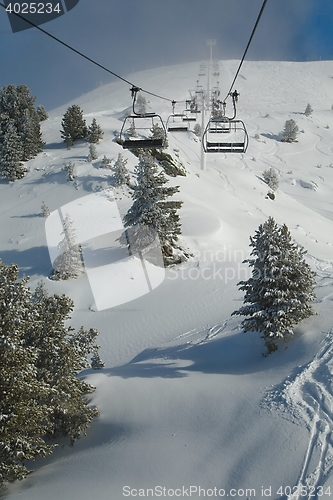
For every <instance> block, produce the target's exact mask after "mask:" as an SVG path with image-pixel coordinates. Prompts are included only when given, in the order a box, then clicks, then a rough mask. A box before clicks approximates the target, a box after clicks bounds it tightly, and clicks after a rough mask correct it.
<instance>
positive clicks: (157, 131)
mask: <svg viewBox="0 0 333 500" xmlns="http://www.w3.org/2000/svg"><path fill="white" fill-rule="evenodd" d="M151 138H152V139H153V140H157V139H163V148H167V147H168V140H167V138H166V133H165V130H163V128H162V127H160V126H159V124H158V123H155V124H154V125H153V127H152V129H151Z"/></svg>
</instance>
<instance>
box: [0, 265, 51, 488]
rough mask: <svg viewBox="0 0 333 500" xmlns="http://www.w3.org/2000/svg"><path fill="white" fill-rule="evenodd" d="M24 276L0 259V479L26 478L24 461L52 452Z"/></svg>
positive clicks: (45, 388) (45, 387) (46, 390)
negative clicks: (29, 333) (46, 437)
mask: <svg viewBox="0 0 333 500" xmlns="http://www.w3.org/2000/svg"><path fill="white" fill-rule="evenodd" d="M27 282H28V278H23V279H22V280H21V281H19V280H18V266H17V265H15V264H12V265H10V266H5V265H3V264H2V262H1V260H0V415H1V418H0V443H1V444H0V450H1V453H0V485H1V486H2V485H4V483H6V482H8V481H9V482H12V481H15V480H16V479H23V478H25V477H26V476H27V475H28V474H29V473H30V471H29V470H28V469H27V468H26V466H25V462H26V461H27V460H33V459H35V458H36V457H38V456H45V455H48V454H49V453H51V450H52V447H51V446H49V445H47V444H46V443H45V441H44V439H43V437H42V436H44V435H45V433H46V432H47V430H48V415H49V409H48V407H47V405H45V404H44V403H43V401H44V400H45V398H46V397H47V394H48V393H49V391H50V388H49V386H48V385H47V384H43V383H42V382H41V381H40V380H39V378H38V374H37V368H36V359H37V357H38V350H37V349H36V347H35V346H34V345H33V344H32V343H27V342H26V339H25V336H26V332H27V331H28V330H29V329H30V328H32V327H33V325H34V323H35V319H36V317H35V315H34V312H33V310H32V308H31V300H30V290H29V288H28V287H27V286H26V284H27Z"/></svg>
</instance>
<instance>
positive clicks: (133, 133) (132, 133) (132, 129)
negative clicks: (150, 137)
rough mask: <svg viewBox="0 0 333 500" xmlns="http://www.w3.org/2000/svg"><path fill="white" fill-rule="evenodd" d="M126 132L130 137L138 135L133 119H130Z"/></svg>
mask: <svg viewBox="0 0 333 500" xmlns="http://www.w3.org/2000/svg"><path fill="white" fill-rule="evenodd" d="M127 133H128V135H129V136H130V137H138V134H137V131H136V128H135V123H134V120H132V121H131V123H130V126H129V128H128V130H127Z"/></svg>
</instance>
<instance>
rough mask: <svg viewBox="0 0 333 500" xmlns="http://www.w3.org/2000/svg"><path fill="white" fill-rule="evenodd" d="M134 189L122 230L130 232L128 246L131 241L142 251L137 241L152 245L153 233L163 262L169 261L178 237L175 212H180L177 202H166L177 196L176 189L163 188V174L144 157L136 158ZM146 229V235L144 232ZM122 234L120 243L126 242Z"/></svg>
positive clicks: (153, 163) (177, 221) (180, 203)
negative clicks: (164, 259) (137, 162)
mask: <svg viewBox="0 0 333 500" xmlns="http://www.w3.org/2000/svg"><path fill="white" fill-rule="evenodd" d="M135 172H136V174H137V186H135V188H134V191H133V195H132V198H133V200H134V202H133V205H132V206H131V208H130V209H129V210H128V212H127V214H126V215H125V217H124V226H125V227H129V228H131V227H132V228H133V229H134V231H133V230H132V237H131V246H133V243H134V241H136V242H137V245H139V249H140V250H142V245H141V243H140V240H142V241H145V240H146V239H147V241H150V243H152V241H153V240H154V239H155V236H154V234H155V233H156V234H157V235H158V237H159V241H160V243H161V245H162V252H163V255H164V256H165V258H166V259H167V258H168V257H171V256H172V254H173V249H174V248H176V241H177V240H178V237H179V235H180V234H181V224H180V222H179V215H178V213H177V211H178V210H179V209H180V208H181V205H182V202H181V201H171V200H167V199H168V198H170V197H171V196H173V195H174V194H175V193H177V192H179V187H178V186H175V187H166V186H165V184H166V183H167V179H166V178H165V176H164V174H163V172H158V168H157V165H156V163H155V160H154V158H153V157H152V156H151V155H149V154H146V155H144V156H142V157H141V158H140V161H139V165H138V166H137V167H136V169H135ZM147 228H148V231H147ZM136 229H140V231H139V232H137V231H136ZM126 238H127V235H126V232H125V233H124V234H123V236H122V238H121V240H120V241H121V242H122V243H125V242H126Z"/></svg>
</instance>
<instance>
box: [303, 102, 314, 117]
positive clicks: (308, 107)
mask: <svg viewBox="0 0 333 500" xmlns="http://www.w3.org/2000/svg"><path fill="white" fill-rule="evenodd" d="M312 113H313V109H312V106H311V104H310V103H308V104H307V105H306V108H305V111H304V114H305V116H311V115H312Z"/></svg>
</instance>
